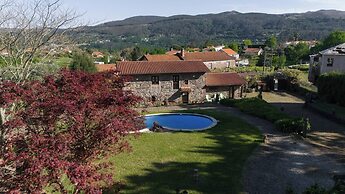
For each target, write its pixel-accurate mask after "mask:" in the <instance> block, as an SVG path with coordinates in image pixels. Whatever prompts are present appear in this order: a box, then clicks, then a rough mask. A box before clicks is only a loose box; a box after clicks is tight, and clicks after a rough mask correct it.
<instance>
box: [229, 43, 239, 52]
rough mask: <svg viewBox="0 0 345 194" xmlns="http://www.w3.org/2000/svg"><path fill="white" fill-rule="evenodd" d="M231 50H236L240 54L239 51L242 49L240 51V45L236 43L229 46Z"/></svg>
mask: <svg viewBox="0 0 345 194" xmlns="http://www.w3.org/2000/svg"><path fill="white" fill-rule="evenodd" d="M229 48H231V49H232V50H234V51H235V52H237V53H238V51H239V50H240V49H239V45H238V43H236V42H232V43H230V44H229Z"/></svg>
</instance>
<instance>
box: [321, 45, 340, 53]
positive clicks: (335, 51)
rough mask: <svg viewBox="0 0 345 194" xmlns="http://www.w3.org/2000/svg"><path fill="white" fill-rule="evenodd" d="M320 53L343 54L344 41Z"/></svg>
mask: <svg viewBox="0 0 345 194" xmlns="http://www.w3.org/2000/svg"><path fill="white" fill-rule="evenodd" d="M320 54H322V55H345V43H343V44H340V45H337V46H335V47H332V48H329V49H326V50H324V51H321V52H320Z"/></svg>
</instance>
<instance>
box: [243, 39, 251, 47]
mask: <svg viewBox="0 0 345 194" xmlns="http://www.w3.org/2000/svg"><path fill="white" fill-rule="evenodd" d="M243 44H244V46H250V45H252V44H253V42H252V40H250V39H245V40H243Z"/></svg>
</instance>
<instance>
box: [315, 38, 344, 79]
mask: <svg viewBox="0 0 345 194" xmlns="http://www.w3.org/2000/svg"><path fill="white" fill-rule="evenodd" d="M329 72H342V73H345V43H344V44H340V45H338V46H335V47H332V48H329V49H327V50H324V51H321V52H319V53H318V54H316V55H310V68H309V76H308V78H309V81H311V82H315V81H316V80H317V78H318V77H319V76H320V75H322V74H324V73H329Z"/></svg>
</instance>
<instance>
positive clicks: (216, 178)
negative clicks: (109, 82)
mask: <svg viewBox="0 0 345 194" xmlns="http://www.w3.org/2000/svg"><path fill="white" fill-rule="evenodd" d="M189 112H191V111H189ZM192 112H193V113H198V114H204V115H209V116H212V117H214V118H216V119H217V120H219V124H218V125H217V126H215V127H214V128H212V129H209V130H206V131H203V132H194V133H190V132H188V133H187V132H185V133H184V132H176V133H149V134H142V135H140V136H139V137H132V138H130V144H131V145H132V149H131V150H132V151H131V152H128V153H122V154H120V155H116V156H114V157H112V158H111V159H110V161H111V162H113V164H114V168H115V170H114V171H113V174H114V177H115V180H119V181H120V182H121V184H120V185H122V186H120V190H121V191H122V192H121V193H175V192H176V190H180V191H181V192H182V191H184V190H186V191H188V192H190V193H240V192H242V191H243V188H242V182H241V180H242V170H243V167H244V164H245V161H246V160H247V158H248V157H249V156H250V155H251V153H252V152H253V150H254V149H255V148H256V147H257V146H258V145H259V144H260V143H261V142H262V137H261V133H260V132H259V130H258V129H257V128H255V127H253V126H251V125H249V124H247V123H245V122H244V121H242V120H241V119H239V118H237V117H234V116H232V115H230V114H228V113H225V112H218V111H214V110H202V111H192ZM118 189H119V186H118V185H117V186H114V188H112V189H109V190H108V193H114V192H115V191H117V190H118Z"/></svg>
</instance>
